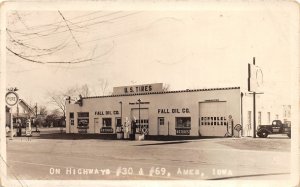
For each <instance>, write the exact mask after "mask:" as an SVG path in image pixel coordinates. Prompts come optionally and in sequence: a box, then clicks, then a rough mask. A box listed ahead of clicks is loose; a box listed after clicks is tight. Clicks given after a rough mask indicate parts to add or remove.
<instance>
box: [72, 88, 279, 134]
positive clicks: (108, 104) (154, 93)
mask: <svg viewBox="0 0 300 187" xmlns="http://www.w3.org/2000/svg"><path fill="white" fill-rule="evenodd" d="M259 97H260V96H257V99H256V100H257V101H256V102H257V107H256V119H257V120H256V124H257V126H258V125H259V124H269V123H270V122H271V121H272V120H274V119H281V120H283V113H284V112H283V108H284V107H283V106H275V105H274V103H269V104H268V105H266V103H263V102H261V99H260V98H259ZM66 114H67V116H66V122H67V123H66V132H67V133H93V134H116V132H117V131H116V129H117V127H118V126H120V125H121V124H122V125H124V124H125V123H126V122H127V123H128V122H129V124H130V125H131V124H133V123H132V122H133V121H134V122H136V125H137V126H136V127H137V128H136V132H137V133H139V131H140V130H144V132H145V133H146V134H147V135H148V137H156V136H189V137H215V136H217V137H224V136H225V134H226V133H227V132H229V134H230V135H232V133H234V135H237V131H235V130H233V129H234V127H235V126H236V125H237V124H240V125H242V127H243V130H242V135H243V136H253V99H252V95H250V94H248V93H246V94H245V92H243V91H241V89H240V87H227V88H211V89H193V90H189V89H187V90H180V91H163V84H162V83H155V84H145V85H132V86H123V87H115V88H114V90H113V94H112V95H108V96H97V97H86V98H82V99H80V100H79V101H77V102H75V103H72V102H69V101H67V104H66ZM229 116H231V117H232V119H233V126H231V125H230V124H231V123H230V122H231V121H232V120H230V119H229ZM139 122H141V123H140V124H141V126H139ZM228 123H229V125H228ZM140 127H141V129H140Z"/></svg>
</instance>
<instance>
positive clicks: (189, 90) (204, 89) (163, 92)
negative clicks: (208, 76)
mask: <svg viewBox="0 0 300 187" xmlns="http://www.w3.org/2000/svg"><path fill="white" fill-rule="evenodd" d="M235 89H240V87H239V86H237V87H224V88H203V89H186V90H175V91H162V92H148V93H133V94H118V95H104V96H91V97H83V98H82V99H94V98H105V97H120V96H136V95H155V94H169V93H183V92H201V91H214V90H235Z"/></svg>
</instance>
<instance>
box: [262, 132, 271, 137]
mask: <svg viewBox="0 0 300 187" xmlns="http://www.w3.org/2000/svg"><path fill="white" fill-rule="evenodd" d="M268 135H269V133H268V132H267V131H263V132H261V137H262V138H267V137H268Z"/></svg>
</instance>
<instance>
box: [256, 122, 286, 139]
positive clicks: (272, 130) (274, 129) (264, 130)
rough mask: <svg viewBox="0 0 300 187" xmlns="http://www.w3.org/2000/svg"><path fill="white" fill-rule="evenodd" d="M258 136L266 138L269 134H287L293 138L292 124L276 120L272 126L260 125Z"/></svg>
mask: <svg viewBox="0 0 300 187" xmlns="http://www.w3.org/2000/svg"><path fill="white" fill-rule="evenodd" d="M256 134H257V136H259V137H260V138H266V137H268V135H269V134H286V135H287V136H288V137H289V138H291V122H290V121H287V122H285V123H282V122H281V121H280V120H274V121H273V122H272V124H271V125H259V126H258V129H257V132H256Z"/></svg>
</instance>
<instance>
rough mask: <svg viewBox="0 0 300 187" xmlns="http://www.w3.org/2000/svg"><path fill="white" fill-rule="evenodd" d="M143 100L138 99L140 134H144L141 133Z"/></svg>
mask: <svg viewBox="0 0 300 187" xmlns="http://www.w3.org/2000/svg"><path fill="white" fill-rule="evenodd" d="M141 101H142V100H141V99H138V102H139V132H140V134H142V132H141Z"/></svg>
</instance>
